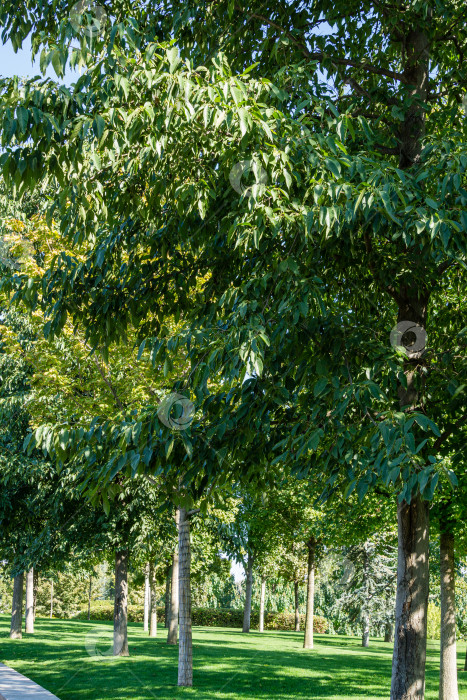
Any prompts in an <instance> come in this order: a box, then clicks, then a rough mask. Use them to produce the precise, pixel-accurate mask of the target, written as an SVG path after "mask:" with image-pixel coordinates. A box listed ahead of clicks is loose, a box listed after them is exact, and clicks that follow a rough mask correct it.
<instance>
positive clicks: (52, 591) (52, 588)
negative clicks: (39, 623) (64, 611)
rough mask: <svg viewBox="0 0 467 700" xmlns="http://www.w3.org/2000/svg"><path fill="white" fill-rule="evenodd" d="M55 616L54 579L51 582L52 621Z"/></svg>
mask: <svg viewBox="0 0 467 700" xmlns="http://www.w3.org/2000/svg"><path fill="white" fill-rule="evenodd" d="M53 614H54V582H53V579H52V580H51V581H50V619H52V617H53Z"/></svg>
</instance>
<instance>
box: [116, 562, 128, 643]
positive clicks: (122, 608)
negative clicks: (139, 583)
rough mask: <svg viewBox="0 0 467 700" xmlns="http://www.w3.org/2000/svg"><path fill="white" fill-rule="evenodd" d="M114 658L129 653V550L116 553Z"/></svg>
mask: <svg viewBox="0 0 467 700" xmlns="http://www.w3.org/2000/svg"><path fill="white" fill-rule="evenodd" d="M113 655H114V656H129V655H130V652H129V651H128V550H127V549H122V550H120V551H119V552H116V553H115V604H114V646H113Z"/></svg>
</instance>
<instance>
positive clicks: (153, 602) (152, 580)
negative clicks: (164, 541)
mask: <svg viewBox="0 0 467 700" xmlns="http://www.w3.org/2000/svg"><path fill="white" fill-rule="evenodd" d="M148 584H149V586H148V598H149V603H150V605H149V609H150V616H149V617H150V625H149V636H150V637H157V590H156V566H155V564H154V562H153V561H151V562H150V564H149V577H148Z"/></svg>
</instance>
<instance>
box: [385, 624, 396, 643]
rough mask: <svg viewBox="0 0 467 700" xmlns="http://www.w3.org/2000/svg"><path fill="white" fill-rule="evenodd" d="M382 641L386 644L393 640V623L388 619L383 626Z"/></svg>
mask: <svg viewBox="0 0 467 700" xmlns="http://www.w3.org/2000/svg"><path fill="white" fill-rule="evenodd" d="M384 641H385V642H387V643H388V644H392V642H393V641H394V625H393V624H392V622H391V621H390V620H387V621H386V626H385V628H384Z"/></svg>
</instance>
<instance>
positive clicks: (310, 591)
mask: <svg viewBox="0 0 467 700" xmlns="http://www.w3.org/2000/svg"><path fill="white" fill-rule="evenodd" d="M315 551H316V542H315V541H314V540H310V541H309V542H308V571H307V586H306V617H305V638H304V640H303V648H304V649H313V617H314V607H315Z"/></svg>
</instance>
